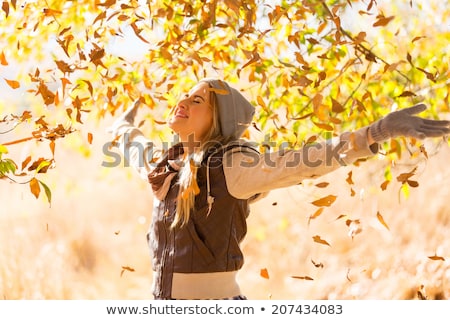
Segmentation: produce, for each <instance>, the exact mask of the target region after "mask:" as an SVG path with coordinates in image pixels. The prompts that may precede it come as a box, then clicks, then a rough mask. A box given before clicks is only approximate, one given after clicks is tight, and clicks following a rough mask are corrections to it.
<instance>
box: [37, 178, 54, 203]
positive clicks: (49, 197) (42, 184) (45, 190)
mask: <svg viewBox="0 0 450 320" xmlns="http://www.w3.org/2000/svg"><path fill="white" fill-rule="evenodd" d="M38 181H39V183H40V184H41V186H42V187H43V188H44V192H45V196H46V197H47V201H48V203H49V204H51V203H52V192H51V191H50V188H49V187H48V186H47V185H46V184H45V183H44V182H42V181H41V180H38Z"/></svg>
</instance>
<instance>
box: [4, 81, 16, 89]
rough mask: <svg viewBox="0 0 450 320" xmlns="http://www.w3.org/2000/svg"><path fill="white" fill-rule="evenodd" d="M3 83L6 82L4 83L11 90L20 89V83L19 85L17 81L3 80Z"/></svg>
mask: <svg viewBox="0 0 450 320" xmlns="http://www.w3.org/2000/svg"><path fill="white" fill-rule="evenodd" d="M4 79H5V78H4ZM5 81H6V83H7V84H8V86H10V87H11V88H13V89H17V88H20V83H19V81H16V80H8V79H5Z"/></svg>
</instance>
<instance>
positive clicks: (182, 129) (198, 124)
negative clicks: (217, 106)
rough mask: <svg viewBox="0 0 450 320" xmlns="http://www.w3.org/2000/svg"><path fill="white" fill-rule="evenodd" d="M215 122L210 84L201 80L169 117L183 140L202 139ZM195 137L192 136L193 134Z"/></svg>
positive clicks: (173, 127) (172, 125)
mask: <svg viewBox="0 0 450 320" xmlns="http://www.w3.org/2000/svg"><path fill="white" fill-rule="evenodd" d="M212 123H213V110H212V106H211V101H210V91H209V85H208V84H207V83H206V82H201V83H199V84H197V85H196V86H194V87H193V88H192V89H191V91H189V93H188V94H186V95H185V96H184V97H183V98H181V99H180V101H179V102H178V103H177V105H176V107H175V110H174V111H173V113H172V116H171V117H170V119H169V123H168V124H169V127H170V128H171V129H172V130H173V131H175V132H176V133H178V134H179V135H180V138H181V141H183V142H184V141H190V140H189V139H191V140H192V139H194V141H202V140H203V138H204V137H205V135H206V134H207V132H208V131H209V130H210V128H211V126H212ZM192 135H193V137H190V136H192Z"/></svg>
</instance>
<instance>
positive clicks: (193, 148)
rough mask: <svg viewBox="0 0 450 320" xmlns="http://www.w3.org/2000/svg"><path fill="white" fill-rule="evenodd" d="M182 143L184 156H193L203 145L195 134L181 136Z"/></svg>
mask: <svg viewBox="0 0 450 320" xmlns="http://www.w3.org/2000/svg"><path fill="white" fill-rule="evenodd" d="M180 139H181V143H182V144H183V150H184V154H185V155H188V154H192V153H195V152H198V151H199V150H200V147H201V145H202V143H201V140H199V139H196V138H195V136H194V134H190V135H188V136H180Z"/></svg>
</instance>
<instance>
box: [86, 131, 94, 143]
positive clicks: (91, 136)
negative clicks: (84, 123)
mask: <svg viewBox="0 0 450 320" xmlns="http://www.w3.org/2000/svg"><path fill="white" fill-rule="evenodd" d="M87 137H88V142H89V144H92V138H93V135H92V133H90V132H88V135H87Z"/></svg>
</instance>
